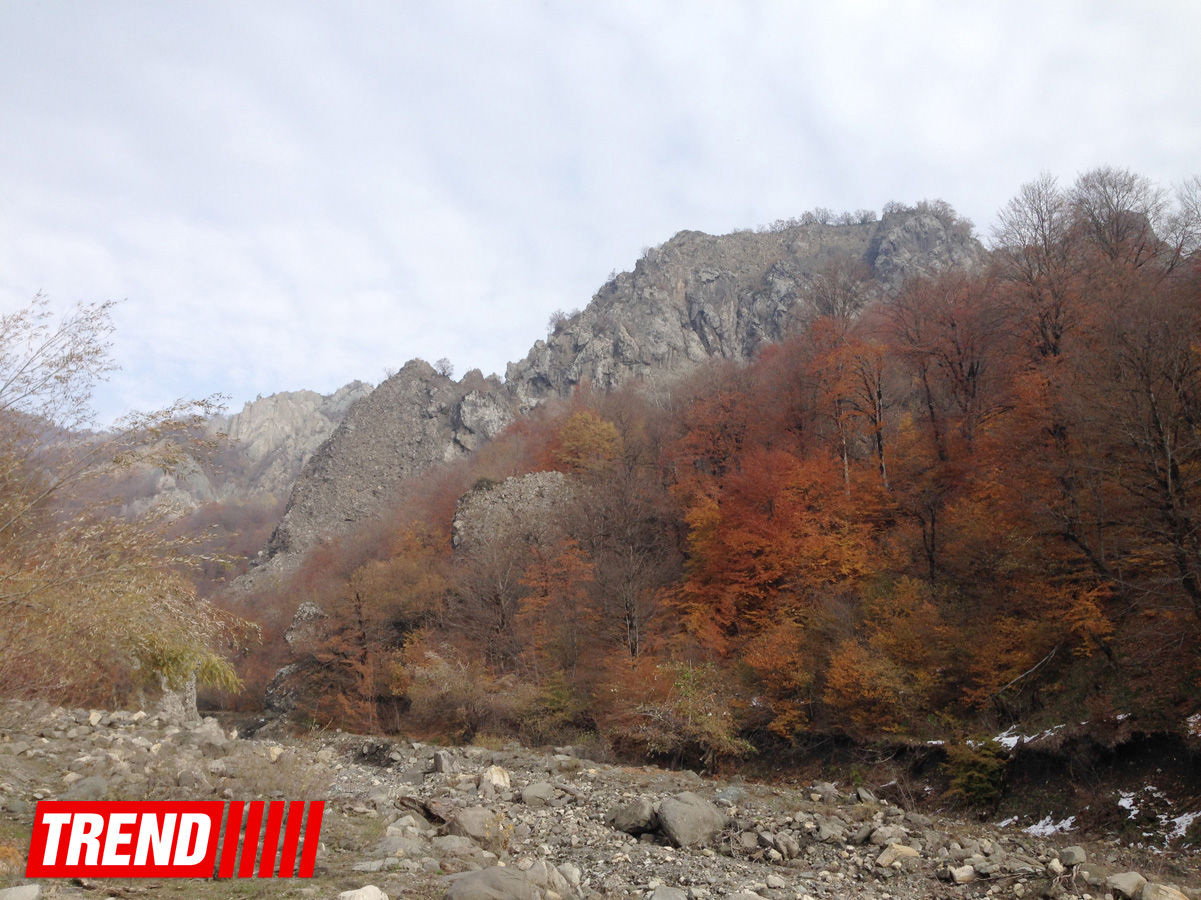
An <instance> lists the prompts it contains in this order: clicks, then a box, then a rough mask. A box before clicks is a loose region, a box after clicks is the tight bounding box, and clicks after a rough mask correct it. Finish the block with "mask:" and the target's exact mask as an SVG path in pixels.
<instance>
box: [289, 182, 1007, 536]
mask: <svg viewBox="0 0 1201 900" xmlns="http://www.w3.org/2000/svg"><path fill="white" fill-rule="evenodd" d="M983 257H984V249H983V247H982V246H981V245H980V244H979V242H977V241H976V240H975V238H973V237H972V235H971V228H970V225H969V224H968V223H966V222H963V221H962V220H959V219H958V218H956V217H955V215H954V212H953V210H951V209H950V207H948V206H946V205H945V204H937V203H936V204H919V205H918V206H917V207H900V206H894V207H890V209H889V210H887V211H886V214H885V216H884V217H883V218H882V219H881V220H880V221H877V222H866V223H861V224H852V225H826V224H819V223H813V224H794V225H790V226H788V227H781V228H776V229H772V230H766V231H758V232H753V231H749V230H748V231H740V232H735V233H733V234H727V235H720V236H715V235H710V234H704V233H702V232H699V231H682V232H680V233H679V234H677V235H676V236H675V237H673V238H671V240H669V241H667V242H666V243H664V244H662V245H661V246H659V247H657V248H654V249H650V250H648V251H647V252H646V253H645V254H644V255H643V257H642V258H641V259H640V260H639V261H638V262H637V263H636V264H635V266H634V269H633V271H632V272H623V273H621V274H620V275H615V276H614V277H613V278H611V279H610V280H609V281H608V282H607V283H606V284H605V285H603V286H602V287H601V289H600V290H599V291H597V293H596V295H595V296H594V297H593V298H592V302H591V303H589V304H588V306H587V307H586V308H585V309H584V310H583V311H582V312H579V313H576V314H574V315H572V316H571V317H569V318H566V319H564V320H562V321H561V322H559V323H558V324H557V325H556V326H555V328H554V331H553V332H552V333H551V334H550V335H548V336H547V338H546V339H545V340H539V341H536V342H535V343H534V346H533V347H532V348H531V349H530V352H529V353H528V354H527V355H526V357H525V358H524V359H522V360H519V361H517V362H513V363H510V364H509V366H508V367H507V370H506V375H505V381H504V383H503V384H502V383H501V382H500V380H499V379H497V378H495V377H491V378H484V377H483V376H482V375H481V374H480V373H479V372H478V371H474V372H470V373H468V374H467V375H466V376H464V378H463V379H462V380H461V381H459V382H455V381H453V380H452V379H450V378H449V377H447V376H445V375H442V374H439V373H438V372H437V371H436V370H435V369H434V368H433V367H432V366H430V365H429V363H426V362H424V361H422V360H413V361H411V362H409V363H407V364H406V365H405V366H404V368H402V369H401V370H400V371H399V372H397V373H396V374H395V375H394V376H392V377H391V378H389V379H388V380H387V381H385V382H384V383H383V384H381V385H380V386H379V387H378V388H377V389H376V390H375V391H374V392H373V393H372V394H370V395H369V396H368V397H366V398H364V399H362V400H360V401H359V402H358V403H356V404H355V405H354V406H353V407H352V408H351V410H350V412H349V413H348V415H347V416H346V418H345V420H344V421H343V422H342V424H341V425H340V426H339V427H338V428H337V430H336V431H335V432H334V433H333V434H332V435H331V437H330V439H329V441H327V442H326V443H325V444H324V445H323V446H322V447H321V449H320V450H318V451H317V452H316V453H314V454H313V456H312V458H311V459H310V460H309V462H308V464H307V465H306V466H305V468H304V470H303V471H302V472H301V475H300V477H299V479H298V480H297V483H296V487H295V489H294V491H293V494H292V499H291V501H290V503H289V505H288V510H287V512H286V514H285V516H284V519H283V521H281V523H280V525H279V528H278V529H277V531H276V534H275V536H274V537H273V538H272V540H271V542H270V545H269V547H268V552H269V553H270V554H272V555H275V554H278V553H281V552H296V551H303V550H305V549H307V548H308V547H311V546H313V545H314V544H315V543H316V542H318V541H319V540H321V539H322V538H323V537H326V536H332V535H335V534H337V533H339V532H341V531H343V530H345V529H346V528H347V527H349V526H350V525H352V524H353V523H355V522H358V521H361V520H363V519H364V518H366V517H368V516H370V515H371V514H372V513H373V512H374V511H375V510H376V509H378V508H379V507H380V505H381V504H382V503H383V502H384V501H385V500H386V499H387V498H388V497H390V496H392V495H393V493H394V492H395V490H396V489H397V487H398V486H399V484H400V482H401V481H402V480H403V479H404V478H406V477H408V476H410V475H413V474H415V473H417V472H419V471H421V470H422V469H424V468H425V467H427V466H429V465H431V464H433V463H435V462H439V461H444V460H449V459H453V458H454V457H456V456H459V455H462V454H465V453H469V452H471V451H474V450H475V449H477V448H478V447H479V446H480V444H481V443H483V442H484V441H486V440H488V439H489V438H491V437H492V436H494V435H496V434H498V433H499V432H500V431H501V429H503V428H504V427H505V426H506V425H507V424H508V423H509V422H510V421H512V419H513V418H514V417H515V416H517V415H520V414H521V413H523V412H526V411H528V410H530V409H532V408H533V407H535V406H537V405H538V404H539V403H542V402H544V401H545V400H547V399H549V398H552V397H562V396H567V395H568V394H570V392H571V390H572V389H573V388H574V387H575V386H576V385H578V384H581V383H583V382H585V381H589V382H591V383H592V384H593V385H594V386H596V387H598V388H602V389H608V388H614V387H617V386H618V385H620V384H622V383H623V382H625V381H627V380H629V379H633V378H641V379H645V380H647V381H652V382H653V381H654V380H655V379H672V378H676V377H678V376H680V375H681V374H682V373H684V372H687V371H688V370H689V369H691V368H693V367H695V366H697V365H700V364H701V363H703V362H704V361H706V360H708V359H711V358H714V357H720V358H723V359H729V360H733V361H736V362H747V361H749V360H751V359H752V358H753V357H754V356H755V354H756V353H758V351H759V350H760V349H761V348H762V347H763V346H764V345H765V344H769V343H773V342H776V341H780V340H782V339H784V338H785V337H787V335H788V334H789V333H790V332H791V331H792V330H794V329H795V328H796V327H797V325H798V324H799V323H800V321H801V320H802V319H803V317H804V315H806V314H808V311H809V309H810V308H811V307H810V305H809V302H810V298H811V295H812V285H813V283H814V281H815V279H817V278H818V277H819V276H820V275H821V273H822V272H824V271H826V270H827V269H828V268H829V267H830V266H831V265H834V264H836V263H839V262H842V263H848V262H849V263H851V264H854V265H856V266H859V267H860V268H861V269H862V271H863V272H864V273H865V276H864V277H865V278H868V279H869V280H870V281H871V283H872V285H873V289H874V290H877V291H885V292H887V291H894V290H896V289H898V288H899V287H900V285H901V284H903V282H904V280H905V279H906V278H909V277H911V276H914V275H918V274H923V273H927V272H930V271H937V270H940V269H944V268H947V267H949V266H955V265H972V264H974V263H975V262H977V261H979V260H981V259H983Z"/></svg>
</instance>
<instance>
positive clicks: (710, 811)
mask: <svg viewBox="0 0 1201 900" xmlns="http://www.w3.org/2000/svg"><path fill="white" fill-rule="evenodd" d="M727 821H728V820H727V819H726V816H725V814H724V813H723V812H722V811H721V810H719V809H718V808H717V807H716V806H714V805H713V804H712V803H710V802H709V801H708V800H705V799H704V798H702V797H698V796H697V795H696V794H694V793H692V792H691V791H685V792H684V793H682V794H677V795H676V796H674V797H668V798H667V799H666V800H664V801H663V802H662V803H660V804H659V824H660V825H661V826H662V828H663V833H664V834H665V835H667V837H668V839H669V840H670V841H671V842H672V843H673V844H675V845H676V846H677V847H695V846H699V845H702V844H707V843H709V841H711V840H713V838H714V837H715V836H716V835H717V833H718V832H720V831H721V830H722V829H723V828H725V827H726V823H727Z"/></svg>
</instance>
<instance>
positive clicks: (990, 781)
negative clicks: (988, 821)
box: [943, 738, 1006, 808]
mask: <svg viewBox="0 0 1201 900" xmlns="http://www.w3.org/2000/svg"><path fill="white" fill-rule="evenodd" d="M1002 752H1003V751H1002V749H1001V745H1000V744H998V743H997V742H996V741H995V740H992V739H991V738H989V739H988V740H984V741H965V742H963V743H962V744H949V745H947V761H946V762H945V763H943V770H944V771H945V772H946V773H947V775H949V776H950V779H951V789H950V792H949V793H950V794H951V796H953V797H956V798H957V799H959V800H961V801H962V802H964V803H966V804H967V805H969V806H974V807H978V808H979V807H991V806H995V805H996V803H997V801H998V800H1000V799H1001V790H1002V787H1003V785H1004V781H1005V763H1006V760H1005V757H1004V756H1003V755H1002Z"/></svg>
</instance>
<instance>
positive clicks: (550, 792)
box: [521, 781, 558, 807]
mask: <svg viewBox="0 0 1201 900" xmlns="http://www.w3.org/2000/svg"><path fill="white" fill-rule="evenodd" d="M556 796H558V791H556V790H555V786H554V785H553V784H550V783H549V782H546V781H537V782H535V783H534V784H531V785H528V786H527V787H525V788H522V791H521V802H522V803H524V804H525V805H526V806H535V807H537V806H546V805H548V804H549V803H550V802H551V801H552V800H554V799H555V797H556Z"/></svg>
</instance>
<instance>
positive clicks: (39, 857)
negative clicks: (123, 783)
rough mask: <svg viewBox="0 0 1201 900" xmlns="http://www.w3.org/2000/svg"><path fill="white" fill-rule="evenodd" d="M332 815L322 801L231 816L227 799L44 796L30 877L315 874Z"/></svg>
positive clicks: (251, 806) (234, 809)
mask: <svg viewBox="0 0 1201 900" xmlns="http://www.w3.org/2000/svg"><path fill="white" fill-rule="evenodd" d="M324 812H325V804H324V803H323V802H321V801H315V802H312V803H305V802H301V801H296V802H291V803H288V802H285V801H283V800H273V801H270V802H266V801H262V800H257V801H250V802H245V803H244V802H233V803H230V804H229V810H228V815H226V804H225V803H224V802H221V801H195V802H166V801H164V802H100V801H96V802H83V801H76V802H67V801H51V800H42V801H39V802H38V805H37V813H36V814H35V816H34V822H33V839H32V841H31V842H30V846H29V863H28V865H27V866H26V869H25V877H26V878H73V877H85V876H86V877H90V878H138V877H147V878H150V877H153V878H211V877H213V876H216V877H218V878H233V877H238V878H251V877H254V876H257V877H259V878H271V877H275V876H276V875H278V877H280V878H291V877H293V875H296V876H299V877H301V878H311V877H312V875H313V866H314V863H315V862H316V858H317V846H318V843H319V842H320V840H321V819H322V816H323V814H324ZM218 851H220V854H219V855H218ZM298 856H299V860H298V858H297V857H298Z"/></svg>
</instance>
